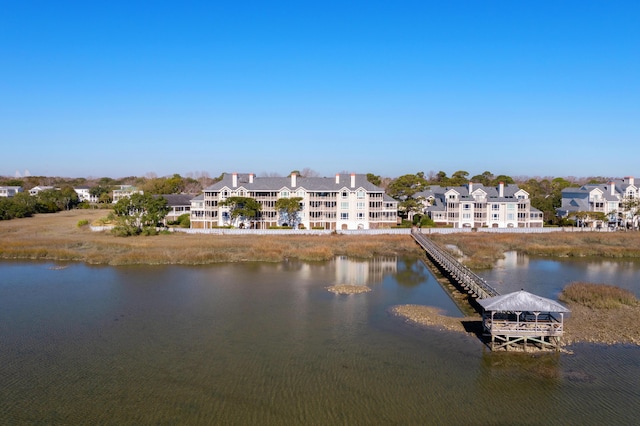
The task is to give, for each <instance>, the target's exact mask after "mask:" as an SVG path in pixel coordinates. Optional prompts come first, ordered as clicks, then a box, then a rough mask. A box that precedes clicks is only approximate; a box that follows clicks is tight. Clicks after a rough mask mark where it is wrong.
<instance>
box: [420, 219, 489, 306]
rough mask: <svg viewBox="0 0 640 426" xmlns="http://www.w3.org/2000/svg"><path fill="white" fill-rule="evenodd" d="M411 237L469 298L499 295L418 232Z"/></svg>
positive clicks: (445, 251)
mask: <svg viewBox="0 0 640 426" xmlns="http://www.w3.org/2000/svg"><path fill="white" fill-rule="evenodd" d="M411 236H412V237H413V238H414V239H415V240H416V242H417V243H418V244H420V246H421V247H422V248H423V249H424V250H425V251H426V253H427V256H428V257H429V259H430V260H431V261H432V262H433V263H434V264H435V265H436V266H437V267H438V268H440V270H441V271H442V273H443V274H445V275H446V276H447V278H449V279H450V280H452V281H453V282H454V284H457V285H458V286H459V287H460V288H461V289H463V290H465V291H466V292H467V293H469V294H470V295H471V296H473V297H476V298H479V299H484V298H486V297H493V296H499V295H500V293H498V291H497V290H496V289H494V288H493V287H491V286H490V285H489V284H487V282H486V281H485V280H484V279H482V278H480V277H479V276H478V275H477V274H476V273H474V272H473V271H472V270H471V269H469V268H467V267H466V266H464V265H463V264H462V263H460V262H458V260H457V259H456V258H455V257H454V256H452V255H451V254H450V253H449V252H448V251H447V250H445V249H443V248H442V247H440V246H439V245H437V244H436V243H434V242H433V241H432V240H431V239H430V238H428V237H426V236H424V235H423V234H422V233H421V232H419V231H418V230H416V229H414V230H412V231H411Z"/></svg>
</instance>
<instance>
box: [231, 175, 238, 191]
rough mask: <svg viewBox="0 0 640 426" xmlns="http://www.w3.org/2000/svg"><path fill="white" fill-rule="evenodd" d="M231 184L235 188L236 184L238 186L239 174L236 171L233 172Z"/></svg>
mask: <svg viewBox="0 0 640 426" xmlns="http://www.w3.org/2000/svg"><path fill="white" fill-rule="evenodd" d="M231 176H232V178H231V186H232V187H233V188H235V187H236V186H238V174H237V173H236V172H233V174H232V175H231Z"/></svg>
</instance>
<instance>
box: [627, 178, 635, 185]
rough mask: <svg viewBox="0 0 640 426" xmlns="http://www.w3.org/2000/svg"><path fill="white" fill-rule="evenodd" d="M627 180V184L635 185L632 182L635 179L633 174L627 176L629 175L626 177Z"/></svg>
mask: <svg viewBox="0 0 640 426" xmlns="http://www.w3.org/2000/svg"><path fill="white" fill-rule="evenodd" d="M627 180H628V181H629V185H633V186H635V183H634V182H635V179H634V177H633V176H629V177H628V178H627Z"/></svg>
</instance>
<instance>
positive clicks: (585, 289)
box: [559, 282, 638, 309]
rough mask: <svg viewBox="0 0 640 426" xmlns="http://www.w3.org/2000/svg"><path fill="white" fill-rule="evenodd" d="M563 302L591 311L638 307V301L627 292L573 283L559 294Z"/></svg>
mask: <svg viewBox="0 0 640 426" xmlns="http://www.w3.org/2000/svg"><path fill="white" fill-rule="evenodd" d="M559 299H560V300H561V301H563V302H575V303H579V304H581V305H583V306H586V307H589V308H592V309H615V308H619V307H620V306H623V305H626V306H638V299H637V298H636V297H635V295H634V294H633V293H632V292H630V291H629V290H624V289H621V288H619V287H615V286H612V285H608V284H593V283H585V282H573V283H570V284H568V285H567V286H566V287H565V288H564V289H563V290H562V293H561V294H560V297H559Z"/></svg>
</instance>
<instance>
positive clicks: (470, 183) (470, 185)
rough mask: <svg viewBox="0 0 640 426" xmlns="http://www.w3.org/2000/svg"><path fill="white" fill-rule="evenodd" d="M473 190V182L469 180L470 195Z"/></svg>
mask: <svg viewBox="0 0 640 426" xmlns="http://www.w3.org/2000/svg"><path fill="white" fill-rule="evenodd" d="M472 192H473V182H471V181H469V195H471V193H472Z"/></svg>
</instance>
